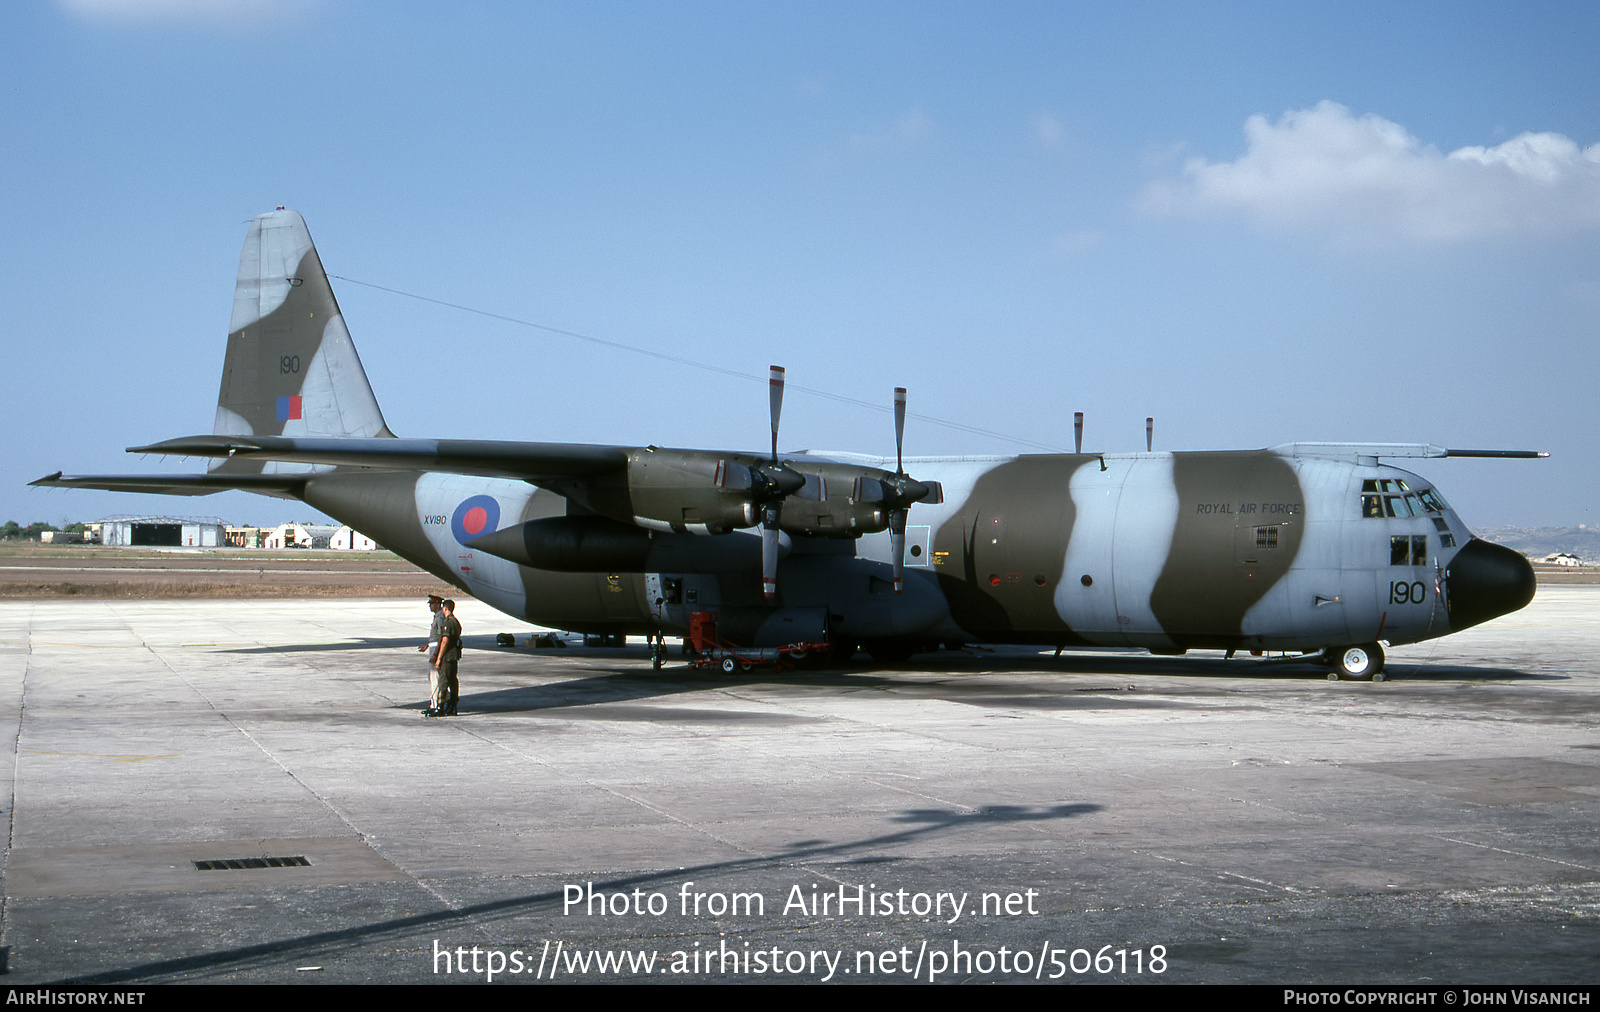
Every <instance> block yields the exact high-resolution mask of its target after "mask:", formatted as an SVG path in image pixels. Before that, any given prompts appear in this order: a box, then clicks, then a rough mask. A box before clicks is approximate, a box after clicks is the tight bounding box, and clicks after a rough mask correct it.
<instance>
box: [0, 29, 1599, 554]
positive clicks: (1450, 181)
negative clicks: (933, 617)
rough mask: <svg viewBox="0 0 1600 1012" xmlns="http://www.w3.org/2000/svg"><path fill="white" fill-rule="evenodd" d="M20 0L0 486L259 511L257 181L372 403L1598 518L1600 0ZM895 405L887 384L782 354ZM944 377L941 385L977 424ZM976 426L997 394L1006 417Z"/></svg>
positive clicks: (463, 416) (444, 421) (291, 511)
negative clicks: (1499, 1) (217, 418)
mask: <svg viewBox="0 0 1600 1012" xmlns="http://www.w3.org/2000/svg"><path fill="white" fill-rule="evenodd" d="M1107 6H1111V5H1090V4H1083V5H1076V4H1065V3H1049V4H1026V3H1013V4H983V5H979V4H930V3H918V4H893V3H871V4H862V3H845V4H826V3H806V4H757V3H748V2H743V3H729V4H645V3H624V4H605V3H582V4H531V3H530V4H523V3H505V4H491V3H478V4H473V3H464V4H449V5H443V4H438V5H434V4H400V3H362V2H340V3H332V2H315V0H305V2H299V3H294V2H289V3H271V4H269V3H265V2H259V3H257V2H249V0H246V2H242V3H228V4H223V3H206V2H201V0H148V2H142V3H140V2H133V0H121V2H118V0H71V2H67V0H62V2H56V3H46V2H37V3H14V4H7V5H4V6H3V7H0V129H3V131H4V135H3V136H4V139H5V142H4V145H3V147H0V183H3V184H4V185H3V189H0V192H3V193H4V195H5V196H4V198H3V202H0V227H3V229H4V235H5V238H6V242H5V243H4V247H3V253H0V256H3V257H4V263H3V264H0V295H3V296H4V304H5V307H6V311H5V313H4V317H3V320H4V322H3V323H0V334H3V335H4V346H5V348H6V350H7V352H8V354H7V361H8V362H9V363H10V365H11V370H10V379H11V383H10V387H11V395H10V396H9V397H7V398H5V399H4V401H3V403H4V407H3V409H0V410H4V412H5V422H6V425H7V430H8V431H9V432H10V433H12V435H13V439H12V440H11V443H10V446H9V448H8V451H7V453H6V454H5V456H4V458H3V459H4V463H3V464H0V519H10V518H14V519H17V520H18V521H21V522H27V521H30V520H48V521H51V522H56V523H59V522H61V521H62V520H63V519H95V518H98V517H100V516H104V515H108V514H111V513H130V512H144V511H159V512H173V513H179V514H185V515H196V514H207V515H211V514H215V515H220V516H223V517H224V518H226V519H228V520H230V521H232V522H267V521H273V522H276V521H278V520H281V519H287V518H289V517H291V516H301V515H306V514H308V511H307V510H306V509H305V508H304V507H301V506H297V505H295V504H290V503H283V502H279V501H275V500H268V499H261V498H258V497H253V496H248V495H245V494H242V493H230V494H226V495H219V496H212V497H208V498H201V499H167V498H160V497H141V496H128V495H114V494H111V493H104V494H101V493H88V492H67V491H59V490H41V489H28V488H25V487H24V486H25V483H26V482H27V481H29V480H31V479H33V478H36V477H39V476H41V475H44V474H47V473H49V472H52V471H55V470H58V469H64V470H66V471H67V472H68V473H106V472H122V471H136V470H148V471H170V470H184V469H196V470H197V469H200V467H201V466H202V464H201V462H199V461H179V460H168V461H159V460H153V459H152V460H142V459H140V458H136V457H131V456H129V455H127V454H125V453H123V452H122V448H123V447H125V446H129V445H135V444H139V443H146V442H152V441H155V440H158V439H162V438H167V437H172V436H178V435H185V434H190V433H196V432H205V431H208V430H209V429H210V425H211V419H212V415H213V412H214V408H215V403H216V395H217V386H218V379H219V376H220V370H221V360H222V352H223V346H224V341H225V339H226V330H227V321H228V314H229V310H230V308H231V297H232V287H233V278H234V273H235V270H236V266H237V260H238V254H239V246H240V244H241V242H242V241H243V238H244V233H245V228H246V225H247V223H248V221H249V219H250V218H251V217H252V216H254V215H255V214H257V213H259V212H261V211H265V210H269V209H271V208H272V207H274V206H277V205H280V204H281V205H286V206H289V207H292V208H295V209H296V210H299V211H300V212H301V213H302V214H304V215H305V217H306V220H307V222H308V224H309V225H310V227H311V231H312V235H313V237H314V238H315V239H316V241H317V245H318V248H319V250H320V251H321V253H322V256H323V260H324V262H325V264H326V265H327V267H328V269H329V271H330V272H331V273H333V274H335V275H342V276H344V277H346V278H350V279H355V280H356V281H362V282H367V283H369V284H373V285H381V286H384V287H388V288H393V289H399V290H402V291H405V292H411V293H416V294H419V295H424V296H427V297H430V298H434V299H440V300H444V301H448V302H452V303H458V304H462V305H466V306H471V307H476V308H479V309H482V310H485V311H488V312H492V313H498V314H503V315H507V316H512V317H516V318H519V319H522V320H527V321H531V322H535V323H539V324H542V325H544V326H547V327H552V328H558V329H561V330H567V331H573V332H577V333H580V334H584V335H589V336H592V337H595V338H600V339H604V340H607V341H613V342H621V343H624V344H629V345H634V346H638V347H643V348H650V349H655V350H658V351H662V352H666V353H669V354H672V355H675V356H678V357H681V358H684V359H690V360H693V361H696V362H701V363H706V364H709V365H712V366H715V367H718V368H722V369H728V370H733V371H734V372H736V373H740V374H743V375H747V376H748V377H751V378H750V379H748V380H746V379H740V378H736V377H731V376H728V375H725V374H721V373H717V372H714V371H709V370H705V369H699V368H695V367H693V366H688V365H677V364H669V363H663V362H662V361H661V360H659V359H654V358H650V357H647V356H643V355H635V354H630V353H627V352H623V351H618V350H616V349H613V348H608V347H604V346H599V345H596V344H593V343H587V342H584V341H580V340H576V339H573V338H570V337H563V336H560V335H557V334H553V333H551V332H549V331H543V330H539V329H534V328H529V327H522V326H517V325H513V324H509V323H506V322H503V321H495V320H492V319H489V318H486V317H483V316H478V315H473V314H469V313H464V312H461V311H459V310H452V309H447V308H444V307H441V306H438V305H434V304H430V303H425V302H421V301H418V300H415V299H408V298H404V297H401V296H396V295H393V294H389V293H386V292H383V291H380V290H377V289H374V288H370V287H365V286H363V285H360V284H356V283H353V282H352V281H342V280H339V279H335V281H334V287H335V291H336V292H337V293H338V296H339V299H340V303H341V306H342V308H343V310H344V314H345V318H346V321H347V323H348V325H349V327H350V331H351V333H352V335H353V336H354V338H355V341H356V344H357V346H358V348H359V349H360V351H361V354H362V357H363V360H364V362H365V364H366V366H367V370H368V373H369V375H370V377H371V379H372V383H373V386H374V388H375V390H376V391H377V394H378V397H379V401H380V403H381V404H382V406H383V409H384V412H385V415H386V417H387V419H388V421H389V424H390V427H391V428H393V429H394V430H395V431H396V432H398V433H400V434H401V435H409V436H475V437H491V438H505V439H530V440H568V441H578V442H601V443H624V444H634V445H637V444H644V443H655V444H658V445H675V446H709V447H717V448H760V447H762V446H764V445H765V443H766V438H767V437H766V428H767V423H766V395H765V389H764V386H765V377H766V367H767V365H768V364H769V363H777V364H781V365H785V366H786V367H787V368H788V371H789V379H790V383H791V394H790V397H789V399H788V401H787V403H786V405H785V410H784V432H783V439H782V445H783V446H784V448H786V449H799V448H803V447H812V448H823V449H851V450H858V451H862V452H880V453H887V452H891V451H892V449H893V433H892V424H891V421H890V417H889V415H888V413H887V407H888V404H889V398H890V390H891V388H892V387H894V386H896V385H903V386H907V387H909V388H910V391H911V408H912V412H913V415H914V417H913V419H912V421H911V423H910V425H909V427H908V434H907V443H908V446H907V452H908V453H913V454H935V453H1011V452H1026V451H1029V450H1032V449H1036V448H1037V447H1038V446H1039V445H1045V446H1056V447H1070V445H1071V442H1072V413H1073V412H1074V411H1076V410H1081V411H1084V412H1086V414H1087V416H1088V423H1087V437H1086V443H1087V446H1088V447H1089V448H1092V449H1106V450H1116V449H1125V450H1132V449H1142V448H1143V438H1144V437H1143V429H1144V418H1145V416H1146V415H1154V416H1155V418H1156V445H1157V448H1159V449H1225V448H1241V447H1257V446H1266V445H1272V444H1276V443H1280V442H1288V441H1292V440H1338V441H1350V440H1368V441H1396V442H1432V443H1438V444H1442V445H1448V446H1468V447H1528V448H1539V449H1545V450H1549V451H1550V452H1551V454H1552V456H1551V458H1550V459H1549V460H1546V461H1539V462H1526V461H1519V462H1492V463H1484V462H1474V461H1456V460H1448V461H1433V462H1419V463H1417V464H1416V466H1415V469H1416V470H1418V471H1419V472H1420V473H1422V474H1424V475H1426V476H1428V477H1430V478H1432V479H1434V480H1436V481H1438V482H1439V483H1440V486H1441V487H1442V489H1443V490H1444V492H1445V494H1446V495H1447V497H1449V498H1450V499H1451V501H1452V502H1453V504H1454V505H1455V506H1456V507H1457V508H1458V509H1459V510H1460V512H1461V513H1462V515H1463V517H1464V518H1465V519H1466V520H1467V522H1468V523H1469V524H1472V525H1474V526H1490V525H1499V524H1507V523H1523V524H1578V523H1590V524H1592V523H1600V518H1597V517H1596V515H1595V504H1596V502H1597V499H1600V450H1597V448H1596V446H1595V435H1596V432H1597V429H1600V426H1597V424H1596V423H1597V421H1600V408H1597V407H1596V406H1595V404H1596V398H1595V396H1594V387H1595V386H1596V379H1597V376H1600V368H1597V366H1600V350H1597V349H1600V341H1597V338H1600V333H1597V330H1600V325H1597V320H1600V270H1597V268H1600V146H1597V145H1600V61H1597V60H1595V59H1594V53H1595V52H1597V51H1600V46H1597V45H1596V43H1597V42H1600V31H1597V29H1600V9H1597V8H1596V7H1594V6H1593V5H1592V4H1570V5H1569V4H1547V5H1519V6H1517V7H1515V8H1511V7H1505V6H1500V5H1472V4H1454V5H1435V4H1429V5H1414V6H1410V5H1399V4H1370V5H1361V4H1350V3H1338V4H1328V5H1317V4H1309V3H1308V4H1261V5H1245V4H1213V5H1194V4H1142V5H1141V4H1135V5H1116V7H1115V9H1114V10H1102V9H1101V8H1102V7H1107ZM801 387H805V388H812V389H816V390H823V391H827V392H829V393H832V394H836V395H839V396H842V397H844V398H848V399H854V400H860V401H867V402H870V403H872V404H882V405H883V409H884V410H872V409H869V408H866V407H862V406H859V405H856V404H852V403H848V402H841V401H838V400H833V399H828V398H825V397H820V396H816V395H810V394H807V393H804V392H803V391H801V390H800V389H798V388H801ZM941 422H948V423H952V424H950V425H944V424H940V423H941ZM972 429H980V430H985V431H987V432H993V433H1000V434H1003V435H1002V436H1000V437H996V436H991V435H984V434H981V433H977V432H973V431H971V430H972Z"/></svg>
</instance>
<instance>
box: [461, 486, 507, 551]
mask: <svg viewBox="0 0 1600 1012" xmlns="http://www.w3.org/2000/svg"><path fill="white" fill-rule="evenodd" d="M499 529H500V504H499V503H498V502H496V501H495V498H494V496H491V495H475V496H473V497H472V498H470V499H467V500H464V501H463V502H462V503H461V505H460V506H457V507H456V511H455V513H454V514H452V515H451V517H450V533H451V534H454V535H455V536H456V541H458V542H460V543H461V544H463V545H465V544H466V543H467V542H468V541H471V540H472V539H473V538H481V537H483V536H484V535H485V534H493V533H494V532H495V531H497V530H499Z"/></svg>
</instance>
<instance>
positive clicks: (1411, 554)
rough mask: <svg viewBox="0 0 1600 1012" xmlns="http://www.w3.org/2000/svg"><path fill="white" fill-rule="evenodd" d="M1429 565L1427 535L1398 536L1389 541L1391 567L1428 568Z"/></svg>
mask: <svg viewBox="0 0 1600 1012" xmlns="http://www.w3.org/2000/svg"><path fill="white" fill-rule="evenodd" d="M1427 564H1428V536H1427V535H1426V534H1397V535H1395V536H1394V537H1392V538H1390V539H1389V565H1391V566H1426V565H1427Z"/></svg>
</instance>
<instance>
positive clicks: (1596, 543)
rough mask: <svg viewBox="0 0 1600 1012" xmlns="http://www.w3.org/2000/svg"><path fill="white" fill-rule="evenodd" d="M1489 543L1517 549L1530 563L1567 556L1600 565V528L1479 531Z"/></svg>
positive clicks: (1491, 529)
mask: <svg viewBox="0 0 1600 1012" xmlns="http://www.w3.org/2000/svg"><path fill="white" fill-rule="evenodd" d="M1477 533H1478V536H1479V537H1481V538H1483V539H1484V540H1485V541H1493V542H1495V543H1496V544H1500V545H1505V546H1506V547H1507V548H1515V549H1516V550H1517V551H1519V552H1521V553H1522V554H1523V555H1526V556H1527V557H1528V558H1530V559H1542V558H1544V557H1545V556H1546V555H1549V554H1551V553H1552V552H1567V553H1569V554H1571V555H1576V556H1577V557H1578V558H1580V559H1582V560H1583V561H1584V562H1588V563H1600V528H1596V527H1590V526H1588V525H1586V524H1580V525H1578V526H1577V527H1486V528H1484V529H1483V530H1481V531H1478V532H1477Z"/></svg>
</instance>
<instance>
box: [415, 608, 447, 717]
mask: <svg viewBox="0 0 1600 1012" xmlns="http://www.w3.org/2000/svg"><path fill="white" fill-rule="evenodd" d="M443 603H444V598H442V597H440V596H439V595H438V594H429V595H428V610H429V611H431V612H433V625H431V626H429V627H428V642H426V643H424V644H422V646H420V647H418V648H417V651H418V652H419V653H425V654H427V655H428V706H427V708H426V709H424V710H423V711H422V715H423V716H424V717H432V716H437V715H438V712H439V711H440V710H442V709H444V698H443V697H442V696H441V695H440V694H439V668H438V666H437V663H436V661H437V659H438V653H439V632H440V630H441V629H442V628H443V627H444V615H443V614H442V613H441V612H440V610H439V606H440V605H441V604H443Z"/></svg>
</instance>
